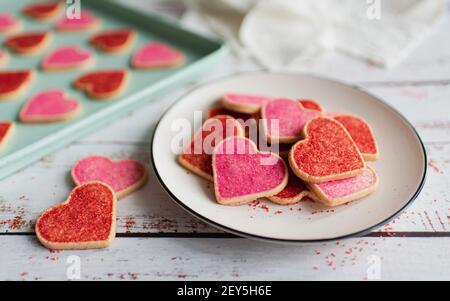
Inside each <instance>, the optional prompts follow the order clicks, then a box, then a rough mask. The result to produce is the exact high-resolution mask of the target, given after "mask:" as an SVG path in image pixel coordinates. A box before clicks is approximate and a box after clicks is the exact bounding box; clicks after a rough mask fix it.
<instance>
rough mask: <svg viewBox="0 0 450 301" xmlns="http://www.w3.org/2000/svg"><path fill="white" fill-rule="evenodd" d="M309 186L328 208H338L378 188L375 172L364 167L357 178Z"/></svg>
mask: <svg viewBox="0 0 450 301" xmlns="http://www.w3.org/2000/svg"><path fill="white" fill-rule="evenodd" d="M309 186H310V187H311V190H312V191H313V192H314V194H315V195H316V196H317V198H318V201H319V202H321V203H323V204H325V205H328V206H338V205H341V204H344V203H347V202H350V201H354V200H357V199H360V198H362V197H365V196H366V195H368V194H370V193H372V192H373V191H375V190H376V188H377V186H378V176H377V173H376V172H375V170H373V169H372V168H370V167H366V168H364V169H363V171H362V173H361V174H359V175H357V176H354V177H350V178H346V179H340V180H334V181H328V182H324V183H320V184H310V185H309Z"/></svg>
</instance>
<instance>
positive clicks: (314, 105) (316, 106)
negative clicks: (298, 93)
mask: <svg viewBox="0 0 450 301" xmlns="http://www.w3.org/2000/svg"><path fill="white" fill-rule="evenodd" d="M298 101H299V102H300V103H301V104H302V106H303V108H305V109H307V110H314V111H318V112H320V113H323V112H324V110H323V108H322V106H321V105H320V103H318V102H317V101H315V100H312V99H299V100H298Z"/></svg>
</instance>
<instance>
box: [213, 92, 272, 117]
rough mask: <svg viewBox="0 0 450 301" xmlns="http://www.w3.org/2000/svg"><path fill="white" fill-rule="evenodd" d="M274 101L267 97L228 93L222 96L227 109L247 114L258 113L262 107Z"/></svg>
mask: <svg viewBox="0 0 450 301" xmlns="http://www.w3.org/2000/svg"><path fill="white" fill-rule="evenodd" d="M271 100H272V99H271V98H270V97H266V96H260V95H252V94H243V93H236V92H227V93H225V94H224V95H223V96H222V104H223V106H224V107H225V108H227V109H229V110H232V111H235V112H240V113H247V114H254V113H258V112H259V110H261V106H262V105H263V104H265V103H267V102H269V101H271Z"/></svg>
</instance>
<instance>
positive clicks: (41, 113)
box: [19, 89, 81, 123]
mask: <svg viewBox="0 0 450 301" xmlns="http://www.w3.org/2000/svg"><path fill="white" fill-rule="evenodd" d="M80 111H81V104H80V103H79V102H78V100H76V99H70V98H67V97H66V96H65V95H64V90H60V89H52V90H47V91H43V92H40V93H38V94H36V95H35V96H33V97H32V98H31V99H30V100H29V101H28V102H27V103H26V104H25V105H24V106H23V107H22V110H20V114H19V119H20V121H22V122H25V123H46V122H54V121H64V120H68V119H71V118H74V117H75V116H77V115H78V114H79V112H80Z"/></svg>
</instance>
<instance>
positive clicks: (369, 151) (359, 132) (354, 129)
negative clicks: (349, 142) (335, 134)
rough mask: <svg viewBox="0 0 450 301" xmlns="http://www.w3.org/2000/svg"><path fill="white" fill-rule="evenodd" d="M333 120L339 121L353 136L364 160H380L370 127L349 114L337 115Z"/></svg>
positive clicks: (360, 119)
mask: <svg viewBox="0 0 450 301" xmlns="http://www.w3.org/2000/svg"><path fill="white" fill-rule="evenodd" d="M333 118H334V119H336V120H337V121H339V122H340V123H341V124H342V125H343V126H344V127H345V129H346V130H347V131H348V133H349V134H350V136H352V139H353V141H355V143H356V145H357V146H358V149H359V151H360V152H361V154H362V156H363V158H364V160H366V161H376V160H377V159H378V147H377V143H376V141H375V136H374V135H373V132H372V129H371V128H370V126H369V125H368V124H367V123H366V122H365V121H364V120H363V119H362V118H359V117H357V116H353V115H349V114H336V115H333Z"/></svg>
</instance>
